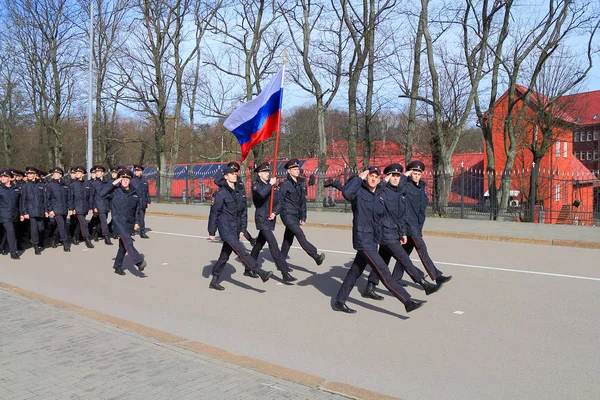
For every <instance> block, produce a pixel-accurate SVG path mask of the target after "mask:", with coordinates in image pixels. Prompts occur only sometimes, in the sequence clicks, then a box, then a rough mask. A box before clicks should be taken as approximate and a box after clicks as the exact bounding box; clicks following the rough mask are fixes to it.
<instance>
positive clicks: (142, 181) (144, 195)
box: [131, 164, 151, 239]
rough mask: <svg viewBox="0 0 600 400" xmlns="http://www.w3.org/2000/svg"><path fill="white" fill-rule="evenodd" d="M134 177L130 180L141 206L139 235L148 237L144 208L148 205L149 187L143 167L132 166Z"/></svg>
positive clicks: (143, 237)
mask: <svg viewBox="0 0 600 400" xmlns="http://www.w3.org/2000/svg"><path fill="white" fill-rule="evenodd" d="M133 171H134V177H133V180H132V181H131V184H132V185H133V187H135V190H137V192H138V196H140V198H141V199H142V200H141V201H142V208H141V210H140V218H139V227H140V237H141V238H142V239H150V236H148V235H146V209H147V208H148V207H150V202H151V200H150V189H149V188H148V181H147V180H146V178H144V177H143V176H142V172H144V167H143V166H141V165H139V164H136V165H134V166H133Z"/></svg>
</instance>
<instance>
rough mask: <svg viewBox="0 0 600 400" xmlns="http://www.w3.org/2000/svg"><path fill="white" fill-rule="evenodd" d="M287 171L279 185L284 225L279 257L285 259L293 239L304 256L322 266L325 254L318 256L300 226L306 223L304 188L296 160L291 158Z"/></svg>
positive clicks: (286, 164) (286, 167)
mask: <svg viewBox="0 0 600 400" xmlns="http://www.w3.org/2000/svg"><path fill="white" fill-rule="evenodd" d="M284 167H285V169H287V171H288V175H287V178H286V179H284V180H283V181H282V182H281V183H279V198H280V200H279V201H280V202H281V220H282V221H283V224H284V225H285V233H284V234H283V241H282V243H281V256H282V257H283V258H284V259H286V258H287V255H288V252H289V250H290V247H291V246H292V243H293V242H294V238H296V239H298V243H300V246H301V247H302V248H303V249H304V251H305V252H306V254H308V255H309V256H310V257H312V258H313V260H315V262H316V263H317V265H321V264H323V260H325V253H321V254H319V253H318V251H317V248H316V247H315V246H313V245H312V244H311V243H310V242H309V241H308V240H307V239H306V235H305V234H304V231H303V230H302V228H301V226H302V225H304V223H305V222H306V214H307V212H306V188H305V187H304V182H303V179H302V178H300V166H299V162H298V159H296V158H292V159H291V160H289V161H288V162H286V163H285V165H284Z"/></svg>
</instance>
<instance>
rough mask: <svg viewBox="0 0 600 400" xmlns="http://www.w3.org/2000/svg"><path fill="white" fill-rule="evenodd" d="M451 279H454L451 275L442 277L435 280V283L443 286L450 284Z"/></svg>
mask: <svg viewBox="0 0 600 400" xmlns="http://www.w3.org/2000/svg"><path fill="white" fill-rule="evenodd" d="M450 279H452V275H450V276H444V275H440V276H438V277H437V279H436V280H435V282H436V283H437V284H438V285H441V284H442V283H446V282H448V281H449V280H450Z"/></svg>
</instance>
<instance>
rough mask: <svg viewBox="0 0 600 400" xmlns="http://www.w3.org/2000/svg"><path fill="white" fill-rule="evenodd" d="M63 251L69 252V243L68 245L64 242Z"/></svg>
mask: <svg viewBox="0 0 600 400" xmlns="http://www.w3.org/2000/svg"><path fill="white" fill-rule="evenodd" d="M63 250H64V251H65V253H69V252H70V251H71V243H69V242H68V241H66V242H64V243H63Z"/></svg>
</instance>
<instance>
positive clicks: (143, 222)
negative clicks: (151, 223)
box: [138, 207, 146, 233]
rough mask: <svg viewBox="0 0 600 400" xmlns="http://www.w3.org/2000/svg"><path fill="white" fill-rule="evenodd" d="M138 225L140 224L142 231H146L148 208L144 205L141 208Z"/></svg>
mask: <svg viewBox="0 0 600 400" xmlns="http://www.w3.org/2000/svg"><path fill="white" fill-rule="evenodd" d="M138 225H139V226H140V233H143V232H146V208H144V207H142V209H141V210H140V220H139V221H138Z"/></svg>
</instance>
